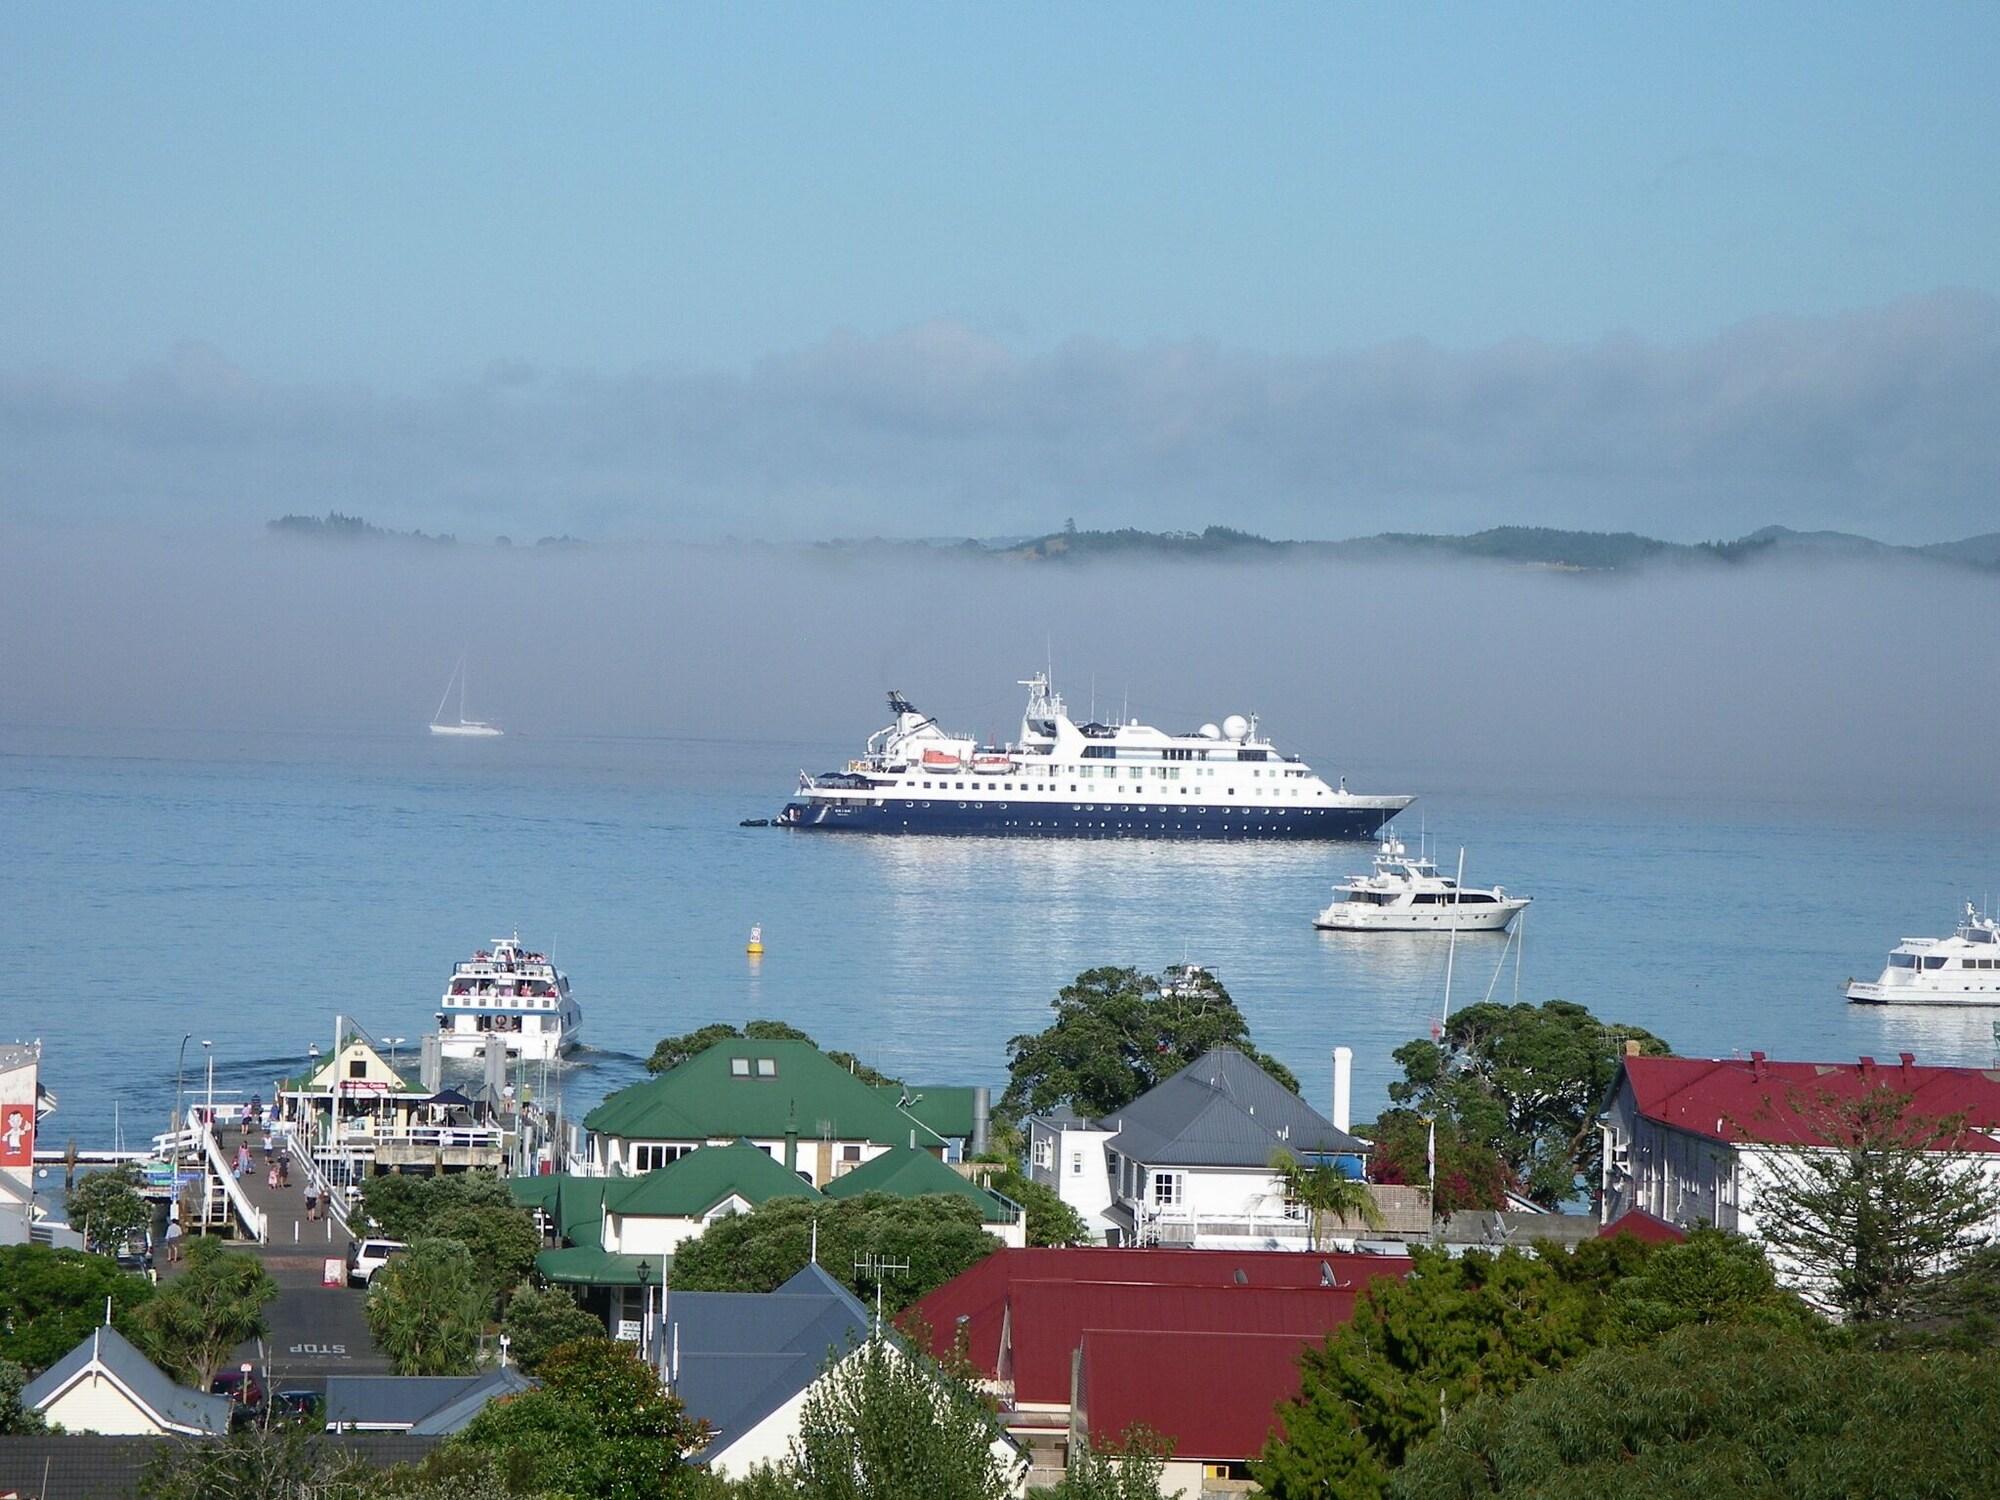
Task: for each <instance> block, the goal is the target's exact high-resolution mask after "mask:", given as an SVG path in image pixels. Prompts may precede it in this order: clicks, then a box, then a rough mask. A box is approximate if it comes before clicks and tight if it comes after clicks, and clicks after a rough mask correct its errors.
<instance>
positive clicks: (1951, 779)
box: [0, 529, 2000, 818]
mask: <svg viewBox="0 0 2000 1500" xmlns="http://www.w3.org/2000/svg"><path fill="white" fill-rule="evenodd" d="M0 544H4V560H0V580H4V592H0V647H4V649H0V721H4V722H6V723H8V724H12V725H69V726H81V727H86V728H90V727H101V728H110V727H118V726H125V727H143V726H150V727H163V728H184V729H200V728H227V729H304V730H311V731H314V732H320V733H325V732H333V731H341V730H352V731H359V732H368V733H388V734H396V735H400V734H404V733H409V734H417V733H421V732H422V727H423V725H424V723H425V722H426V720H427V719H428V717H429V716H430V714H431V712H432V710H433V708H434V707H435V706H436V703H437V698H438V694H439V693H440V692H441V691H442V690H443V688H444V684H445V679H446V676H447V674H448V673H449V672H450V671H451V669H452V666H453V664H454V662H455V661H456V660H457V659H458V656H459V654H460V652H461V650H464V651H466V652H468V653H469V658H470V663H471V671H472V695H473V696H472V702H471V704H470V708H471V710H472V711H473V712H474V713H475V714H477V715H479V716H482V717H488V718H491V719H494V720H495V721H497V722H499V723H501V724H502V725H504V726H505V727H506V729H507V730H508V732H509V735H510V736H511V737H513V739H514V740H535V739H545V738H549V737H555V736H579V735H651V736H695V737H704V738H718V737H719V738H745V739H760V740H778V741H795V742H800V743H801V746H802V749H801V758H802V759H810V758H811V757H813V756H816V755H823V756H830V755H833V754H838V753H844V752H847V751H849V750H851V749H858V747H859V743H860V741H861V739H862V737H863V736H864V735H865V734H866V733H868V732H869V731H871V730H873V729H874V728H876V727H877V726H878V725H879V724H880V723H881V722H883V720H884V713H883V705H882V693H883V690H884V689H887V688H891V687H894V688H898V689H901V690H902V691H903V692H905V693H907V694H908V695H910V696H911V697H912V698H913V699H914V700H915V701H916V702H917V703H919V704H920V705H921V706H922V707H923V708H924V709H925V710H926V711H929V712H933V713H935V714H937V715H938V716H939V717H940V718H941V719H943V720H944V721H945V722H946V723H948V724H951V725H954V726H958V727H963V728H965V729H969V730H973V731H976V732H979V733H982V734H989V735H994V736H1006V735H1011V734H1012V732H1013V730H1014V728H1015V725H1016V722H1017V720H1018V717H1019V713H1020V706H1021V694H1020V691H1019V689H1017V688H1016V687H1014V685H1013V684H1014V682H1015V679H1017V678H1019V677H1022V676H1025V675H1026V674H1027V673H1028V672H1029V671H1031V670H1033V669H1035V668H1036V667H1038V666H1041V665H1042V664H1043V663H1044V662H1045V661H1049V660H1052V661H1053V663H1054V667H1055V671H1056V676H1057V679H1058V685H1059V686H1060V687H1061V688H1062V689H1063V690H1064V691H1066V693H1067V694H1068V696H1069V700H1070V704H1071V707H1072V709H1073V710H1074V711H1075V712H1077V713H1078V714H1079V715H1081V714H1082V713H1083V712H1084V711H1086V710H1087V709H1089V708H1090V707H1091V706H1092V703H1093V699H1094V706H1095V709H1096V712H1097V714H1098V715H1099V716H1100V717H1105V718H1110V717H1113V716H1115V715H1117V714H1119V713H1120V712H1124V711H1127V709H1128V706H1129V712H1130V714H1131V715H1132V716H1134V717H1140V718H1144V719H1146V720H1148V721H1149V722H1157V723H1159V724H1161V725H1162V726H1163V727H1180V728H1186V727H1191V726H1192V725H1194V724H1197V723H1199V722H1201V721H1202V720H1203V719H1209V718H1216V717H1219V716H1220V715H1222V714H1225V713H1228V712H1235V711H1241V712H1245V713H1250V712H1255V713H1259V714H1261V715H1262V716H1263V724H1264V727H1265V728H1266V729H1267V730H1268V731H1269V732H1270V734H1271V735H1272V736H1273V738H1275V739H1276V740H1277V741H1278V743H1279V744H1280V745H1281V746H1283V747H1284V748H1286V749H1288V750H1297V751H1299V752H1300V753H1303V754H1304V755H1306V756H1307V758H1308V759H1310V760H1312V761H1313V762H1314V763H1315V765H1317V766H1318V767H1320V768H1321V769H1322V770H1324V771H1326V772H1327V773H1328V774H1329V775H1332V774H1340V773H1346V774H1348V775H1349V776H1350V777H1352V778H1353V779H1354V780H1355V784H1356V785H1357V786H1362V785H1366V786H1369V787H1371V788H1374V789H1380V790H1395V791H1403V790H1410V791H1418V792H1421V791H1423V790H1425V782H1426V778H1435V777H1438V776H1441V775H1442V776H1446V777H1448V778H1449V779H1451V780H1453V781H1454V782H1456V783H1459V784H1464V785H1478V786H1482V787H1489V788H1504V787H1506V786H1508V785H1510V784H1513V783H1516V782H1519V783H1522V784H1537V785H1544V786H1547V785H1561V784H1563V783H1564V782H1567V781H1570V780H1575V781H1577V782H1579V783H1588V784H1591V785H1597V786H1602V787H1606V788H1630V789H1640V788H1644V787H1649V786H1651V787H1657V788H1659V789H1660V790H1661V791H1662V792H1664V793H1665V794H1667V795H1671V796H1686V797H1703V796H1706V795H1709V794H1710V793H1711V792H1714V793H1716V794H1728V795H1734V794H1737V793H1747V794H1752V795H1758V796H1771V797H1778V798H1788V797H1797V798H1800V799H1805V800H1812V799H1815V798H1822V797H1828V798H1835V799H1840V800H1844V801H1855V800H1862V801H1867V802H1871V803H1878V804H1880V805H1882V806H1883V807H1885V808H1893V807H1895V806H1897V805H1901V804H1904V803H1908V804H1910V805H1916V804H1919V803H1921V804H1925V805H1951V804H1959V805H1962V806H1963V807H1964V808H1965V810H1966V811H1967V813H1968V815H1973V816H1981V817H1988V818H1990V817H1992V816H1993V815H1994V813H1995V809H1996V806H2000V789H1996V780H1995V777H1994V747H1995V745H1996V744H2000V692H1996V691H1995V687H1996V682H1995V678H1996V674H2000V668H1996V666H1995V664H1994V660H1995V657H1994V645H1995V640H1996V636H2000V630H1996V627H2000V581H1996V580H1995V579H1993V578H1991V577H1985V576H1980V575H1977V574H1971V573H1960V572H1957V571H1955V570H1949V569H1942V568H1937V567H1925V566H1912V565H1904V564H1899V563H1892V562H1879V563H1875V564H1870V565H1866V566H1855V565H1842V564H1825V565H1819V566H1813V565H1807V564H1804V563H1798V564H1790V565H1782V566H1780V565H1763V566H1748V567H1742V568H1737V569H1722V568H1716V569H1686V570H1663V571H1660V572H1645V573H1639V574H1636V575H1631V576H1617V577H1604V578H1578V577H1574V576H1563V575H1552V574H1547V573H1540V572H1527V571H1520V572H1517V571H1509V570H1505V569H1500V568H1494V567H1482V566H1478V565H1437V566H1432V567H1411V566H1403V565H1391V564H1367V563H1325V562H1314V563H1279V564H1271V563H1266V564H1248V565H1168V564H1157V563H1156V564H1135V565H1131V566H1110V565H1105V566H1094V567H1090V568H1063V567H1047V566H1020V565H1013V564H1007V563H1000V562H996V561H994V560H991V559H985V560H980V559H968V558H961V557H957V556H953V555H951V554H948V553H940V554H937V555H935V556H927V555H911V556H904V557H889V558H881V557H872V558H863V557H853V556H833V555H826V554H814V553H796V552H787V551H782V550H777V549H770V548H721V547H714V548H696V547H677V546H665V545H660V546H646V547H633V548H625V549H586V550H581V551H576V552H568V553H549V552H540V553H536V552H527V551H523V550H520V549H516V550H515V551H512V552H509V551H506V550H497V549H484V548H482V549H472V548H455V549H453V548H440V549H426V548H421V547H407V546H406V547H397V546H382V547H338V546H325V545H314V544H300V543H288V542H284V541H280V540H276V539H266V538H256V539H252V540H247V541H228V542H222V541H215V540H199V539H161V538H149V537H145V536H142V535H139V534H137V533H133V532H119V533H93V534H85V533H79V532H47V531H40V530H34V529H16V530H13V531H11V532H7V533H0ZM510 743H511V741H510ZM815 764H816V765H817V762H816V763H815Z"/></svg>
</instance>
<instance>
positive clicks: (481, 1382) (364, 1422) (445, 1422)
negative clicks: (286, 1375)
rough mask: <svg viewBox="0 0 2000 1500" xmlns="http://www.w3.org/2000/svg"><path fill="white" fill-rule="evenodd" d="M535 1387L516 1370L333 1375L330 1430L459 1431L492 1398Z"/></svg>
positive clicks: (435, 1433)
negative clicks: (367, 1428) (471, 1373)
mask: <svg viewBox="0 0 2000 1500" xmlns="http://www.w3.org/2000/svg"><path fill="white" fill-rule="evenodd" d="M533 1385H534V1382H533V1381H532V1380H529V1379H528V1378H527V1377H526V1376H524V1375H523V1374H522V1373H521V1372H520V1371H519V1370H516V1369H511V1368H510V1369H505V1370H490V1371H488V1372H487V1373H486V1374H484V1375H331V1376H328V1377H327V1382H326V1421H327V1425H328V1426H329V1427H371V1428H384V1429H389V1428H393V1429H400V1430H403V1431H407V1432H408V1433H409V1434H410V1435H411V1436H413V1437H443V1436H446V1435H447V1434H450V1433H454V1432H457V1431H458V1430H459V1429H460V1428H462V1427H463V1426H465V1424H466V1423H468V1422H470V1421H471V1420H472V1419H473V1417H474V1416H476V1415H477V1414H478V1413H479V1409H480V1408H481V1407H483V1406H485V1405H486V1403H487V1402H488V1401H491V1400H492V1399H493V1398H494V1397H495V1396H508V1395H513V1394H514V1393H515V1392H517V1391H525V1390H528V1389H529V1388H530V1387H532V1386H533Z"/></svg>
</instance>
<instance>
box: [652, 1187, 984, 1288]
mask: <svg viewBox="0 0 2000 1500" xmlns="http://www.w3.org/2000/svg"><path fill="white" fill-rule="evenodd" d="M815 1220H817V1221H818V1224H819V1263H820V1265H822V1266H823V1267H825V1268H826V1270H827V1272H828V1273H829V1274H830V1275H832V1276H833V1277H835V1278H836V1279H837V1280H839V1281H840V1282H841V1283H842V1284H844V1285H845V1286H846V1287H847V1288H848V1289H849V1290H851V1291H852V1292H853V1293H854V1294H855V1295H856V1296H857V1297H859V1298H861V1299H862V1300H863V1301H864V1302H868V1303H870V1304H871V1305H872V1303H873V1302H874V1300H875V1294H876V1291H877V1289H878V1282H877V1279H876V1278H875V1277H874V1276H873V1275H871V1274H870V1273H869V1272H867V1271H857V1270H856V1269H855V1262H856V1261H857V1260H860V1259H863V1258H864V1257H873V1258H875V1259H876V1260H882V1261H901V1262H905V1263H907V1264H908V1266H909V1269H908V1270H907V1271H893V1272H889V1273H887V1274H885V1275H884V1276H883V1277H882V1278H881V1279H880V1282H879V1289H880V1291H881V1294H882V1307H883V1310H884V1312H885V1313H886V1314H894V1313H897V1312H899V1311H901V1310H902V1309H903V1308H904V1307H907V1306H908V1305H909V1304H910V1303H912V1302H914V1301H916V1300H917V1299H918V1298H919V1297H921V1296H923V1295H924V1294H925V1293H926V1292H928V1291H930V1290H931V1289H932V1288H933V1287H937V1286H942V1285H943V1284H944V1283H945V1282H947V1281H949V1280H951V1279H952V1277H954V1276H956V1275H958V1274H959V1273H960V1272H961V1271H964V1270H966V1269H967V1268H968V1267H970V1266H972V1265H974V1264H976V1263H977V1262H978V1261H981V1260H983V1259H985V1257H987V1256H989V1255H991V1254H992V1253H993V1252H994V1251H995V1250H997V1249H999V1247H1000V1242H999V1241H998V1240H996V1239H994V1238H993V1236H992V1235H990V1234H988V1233H987V1232H986V1229H985V1227H984V1226H983V1225H982V1224H981V1223H980V1219H979V1212H978V1210H977V1209H975V1208H974V1207H973V1206H972V1205H971V1204H970V1203H969V1202H967V1201H966V1200H965V1199H963V1198H960V1197H958V1196H957V1195H955V1194H939V1195H934V1196H926V1197H921V1198H895V1197H891V1196H890V1195H888V1194H887V1193H864V1194H862V1195H861V1196H860V1197H858V1198H840V1199H835V1200H832V1201H814V1200H813V1199H809V1198H773V1199H771V1200H770V1201H769V1202H768V1203H763V1204H760V1205H759V1206H758V1207H756V1208H754V1209H752V1210H751V1211H750V1212H749V1213H747V1214H736V1215H734V1216H732V1217H729V1218H725V1219H717V1220H716V1221H715V1222H714V1223H713V1224H710V1225H709V1226H708V1228H707V1229H705V1230H703V1231H702V1233H701V1234H700V1235H698V1236H697V1237H696V1238H694V1239H692V1240H687V1241H684V1242H683V1243H682V1244H681V1246H680V1247H679V1249H677V1250H676V1251H675V1252H674V1257H673V1269H672V1272H671V1276H672V1284H673V1286H674V1288H675V1289H677V1290H679V1291H690V1292H768V1291H771V1290H773V1289H774V1288H776V1287H777V1286H778V1285H779V1283H781V1282H783V1281H786V1280H788V1279H789V1278H790V1277H792V1276H794V1275H796V1274H797V1273H798V1272H799V1271H800V1270H801V1269H803V1268H804V1267H805V1266H806V1265H807V1264H808V1263H809V1262H810V1260H811V1259H812V1243H813V1224H814V1221H815Z"/></svg>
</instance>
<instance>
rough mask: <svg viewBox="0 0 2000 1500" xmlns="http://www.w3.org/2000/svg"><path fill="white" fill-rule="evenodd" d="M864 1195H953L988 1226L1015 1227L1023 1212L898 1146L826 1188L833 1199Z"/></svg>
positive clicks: (929, 1158) (925, 1156) (924, 1154)
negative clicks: (972, 1207) (1016, 1219)
mask: <svg viewBox="0 0 2000 1500" xmlns="http://www.w3.org/2000/svg"><path fill="white" fill-rule="evenodd" d="M863 1193H888V1194H890V1195H892V1196H894V1197H897V1198H923V1197H927V1196H929V1195H931V1194H935V1193H950V1194H954V1195H956V1196H958V1197H960V1198H964V1199H965V1200H966V1201H968V1202H969V1203H971V1204H972V1205H973V1206H974V1207H975V1208H977V1209H978V1210H979V1217H980V1218H982V1219H984V1220H985V1221H986V1222H987V1223H988V1224H1011V1223H1013V1222H1014V1220H1015V1218H1016V1216H1017V1215H1018V1214H1019V1212H1020V1210H1019V1209H1018V1208H1016V1207H1015V1206H1014V1205H1012V1204H1010V1203H1009V1202H1008V1201H1007V1200H1005V1199H1003V1198H1002V1197H1001V1196H1000V1195H999V1194H998V1193H992V1192H988V1191H987V1190H986V1189H985V1188H983V1187H981V1186H979V1184H978V1183H976V1182H971V1181H968V1180H967V1179H966V1178H964V1177H961V1176H960V1175H959V1174H958V1173H956V1172H954V1171H953V1170H952V1169H951V1168H950V1167H948V1166H946V1165H945V1164H944V1163H943V1162H941V1161H939V1160H938V1159H937V1158H936V1157H935V1156H932V1155H931V1154H930V1153H929V1152H927V1151H912V1150H911V1149H910V1148H909V1147H908V1146H898V1147H896V1148H895V1149H894V1150H893V1151H885V1152H883V1153H882V1154H881V1155H880V1156H878V1157H876V1158H875V1159H874V1160H873V1161H865V1162H863V1163H862V1164H861V1165H860V1166H858V1167H856V1168H855V1169H854V1170H853V1171H851V1172H842V1173H841V1174H840V1175H839V1176H838V1177H836V1178H834V1179H833V1181H831V1182H829V1183H828V1184H827V1185H826V1196H827V1197H829V1198H858V1197H860V1196H861V1195H862V1194H863Z"/></svg>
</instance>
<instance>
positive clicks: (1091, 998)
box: [1000, 968, 1298, 1119]
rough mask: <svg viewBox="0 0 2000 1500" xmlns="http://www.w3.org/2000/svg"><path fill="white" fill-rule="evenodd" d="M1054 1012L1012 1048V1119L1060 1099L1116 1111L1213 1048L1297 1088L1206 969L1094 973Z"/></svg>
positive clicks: (1008, 1103)
mask: <svg viewBox="0 0 2000 1500" xmlns="http://www.w3.org/2000/svg"><path fill="white" fill-rule="evenodd" d="M1051 1008H1052V1009H1053V1010H1054V1011H1055V1013H1056V1019H1055V1021H1054V1022H1053V1023H1052V1024H1051V1025H1049V1026H1048V1027H1047V1028H1045V1029H1044V1030H1042V1031H1039V1032H1036V1033H1034V1034H1032V1035H1022V1036H1017V1037H1015V1038H1014V1039H1013V1040H1012V1041H1010V1042H1008V1044H1007V1053H1008V1064H1007V1066H1008V1072H1009V1074H1010V1081H1009V1082H1008V1085H1007V1092H1006V1093H1005V1094H1004V1095H1002V1096H1001V1100H1000V1108H1001V1110H1002V1111H1003V1112H1004V1113H1006V1114H1008V1115H1010V1116H1012V1117H1013V1118H1015V1119H1019V1118H1021V1117H1022V1116H1024V1115H1029V1114H1040V1113H1042V1112H1044V1111H1047V1110H1051V1109H1055V1108H1057V1107H1059V1106H1060V1105H1063V1104H1069V1105H1070V1106H1071V1107H1073V1108H1074V1109H1076V1110H1077V1111H1078V1112H1080V1113H1082V1114H1084V1115H1086V1116H1090V1117H1093V1118H1094V1117H1097V1116H1100V1115H1107V1114H1112V1113H1115V1112H1116V1111H1117V1110H1119V1109H1121V1108H1123V1107H1124V1106H1125V1105H1127V1104H1130V1103H1131V1102H1132V1101H1133V1100H1134V1099H1136V1098H1138V1097H1139V1096H1140V1095H1141V1094H1143V1093H1145V1092H1146V1091H1147V1090H1148V1089H1150V1088H1152V1087H1153V1086H1154V1085H1155V1084H1157V1083H1160V1082H1161V1081H1163V1080H1165V1079H1167V1078H1171V1077H1172V1076H1173V1075H1174V1074H1176V1073H1178V1072H1179V1071H1180V1070H1181V1069H1182V1068H1184V1067H1186V1066H1187V1065H1188V1064H1189V1063H1191V1062H1193V1061H1194V1060H1195V1059H1196V1058H1198V1057H1200V1056H1201V1055H1202V1054H1203V1053H1204V1052H1207V1051H1209V1050H1210V1049H1211V1048H1214V1047H1234V1048H1236V1049H1237V1050H1238V1051H1240V1052H1243V1053H1244V1054H1246V1055H1247V1056H1249V1057H1250V1058H1252V1059H1254V1060H1255V1061H1256V1062H1257V1064H1258V1065H1259V1066H1260V1067H1262V1068H1263V1069H1264V1070H1265V1071H1266V1072H1268V1073H1270V1074H1271V1076H1272V1077H1274V1078H1276V1079H1277V1080H1278V1081H1279V1082H1280V1083H1282V1084H1284V1085H1285V1087H1286V1088H1288V1089H1293V1090H1296V1089H1297V1088H1298V1080H1297V1079H1296V1078H1294V1077H1293V1076H1292V1075H1291V1073H1290V1072H1289V1071H1288V1070H1287V1069H1286V1068H1285V1067H1284V1065H1283V1064H1281V1063H1279V1062H1277V1061H1276V1060H1275V1059H1273V1058H1270V1057H1267V1056H1265V1055H1264V1054H1263V1053H1261V1052H1259V1051H1257V1049H1256V1048H1255V1047H1253V1046H1252V1045H1251V1043H1250V1025H1249V1023H1248V1022H1247V1021H1245V1020H1244V1019H1243V1012H1242V1011H1240V1010H1238V1009H1237V1007H1236V1002H1235V1001H1234V1000H1232V999H1231V998H1230V995H1229V991H1228V990H1227V989H1225V988H1224V987H1223V985H1222V981H1221V980H1219V979H1217V978H1216V977H1215V976H1214V975H1213V974H1210V973H1209V972H1208V971H1207V970H1205V969H1197V968H1176V969H1169V970H1168V971H1167V972H1166V973H1164V974H1160V975H1153V974H1141V973H1140V972H1139V971H1138V970H1137V969H1116V968H1102V969H1087V970H1085V971H1084V972H1083V973H1081V974H1079V975H1077V976H1076V978H1075V979H1074V980H1073V981H1072V982H1070V983H1069V984H1066V985H1064V986H1063V988H1062V991H1061V993H1060V994H1058V995H1057V996H1056V998H1055V1000H1054V1001H1053V1002H1051Z"/></svg>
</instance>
